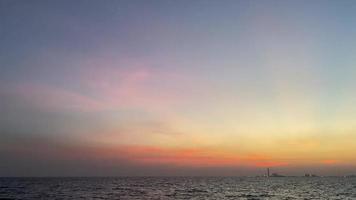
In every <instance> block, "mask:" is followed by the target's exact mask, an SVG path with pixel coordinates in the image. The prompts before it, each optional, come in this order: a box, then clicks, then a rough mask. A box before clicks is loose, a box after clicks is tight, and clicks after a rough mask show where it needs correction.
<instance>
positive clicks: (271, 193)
mask: <svg viewBox="0 0 356 200" xmlns="http://www.w3.org/2000/svg"><path fill="white" fill-rule="evenodd" d="M0 199H3V200H4V199H30V200H31V199H36V200H37V199H128V200H132V199H133V200H134V199H163V200H171V199H204V200H205V199H222V200H224V199H251V200H252V199H356V178H343V177H270V178H266V177H105V178H0Z"/></svg>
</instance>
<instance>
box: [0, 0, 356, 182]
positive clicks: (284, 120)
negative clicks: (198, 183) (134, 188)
mask: <svg viewBox="0 0 356 200" xmlns="http://www.w3.org/2000/svg"><path fill="white" fill-rule="evenodd" d="M355 10H356V2H355V1H351V0H350V1H348V0H343V1H326V0H323V1H301V0H300V1H299V0H298V1H290V0H286V1H285V0H280V1H272V0H270V1H237V0H231V1H228V0H225V1H210V0H202V1H198V0H196V1H186V0H182V1H175V0H162V1H158V0H150V1H144V0H140V1H135V0H127V1H124V0H121V1H113V0H105V1H99V0H96V1H90V0H83V1H81V0H76V1H69V0H62V1H45V0H32V1H20V0H0V70H1V72H0V113H1V115H0V176H111V175H113V176H126V175H246V174H248V175H255V174H262V173H264V172H265V168H266V167H271V168H272V171H275V172H276V171H277V172H280V173H284V174H294V175H298V174H304V173H317V174H324V175H326V174H330V175H343V174H349V173H356V148H355V147H356V106H355V105H356V92H355V88H356V40H355V36H356V12H355Z"/></svg>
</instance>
